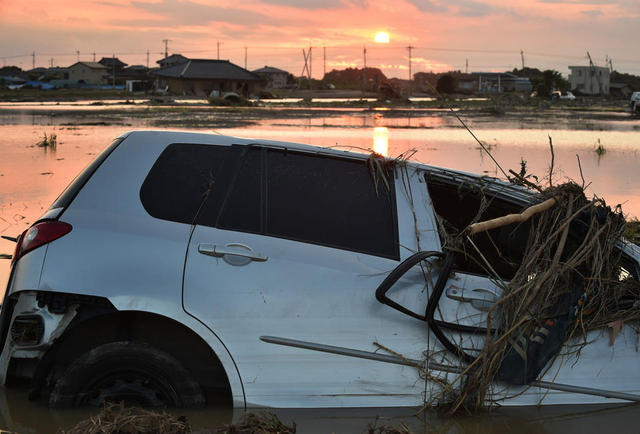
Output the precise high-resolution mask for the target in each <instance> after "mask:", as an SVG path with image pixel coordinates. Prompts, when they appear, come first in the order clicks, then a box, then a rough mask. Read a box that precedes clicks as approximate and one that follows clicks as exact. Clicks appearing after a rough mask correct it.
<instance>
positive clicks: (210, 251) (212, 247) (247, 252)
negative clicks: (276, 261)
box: [198, 243, 269, 265]
mask: <svg viewBox="0 0 640 434" xmlns="http://www.w3.org/2000/svg"><path fill="white" fill-rule="evenodd" d="M198 252H200V253H202V254H203V255H207V256H213V257H215V258H223V259H225V258H227V257H228V256H235V257H239V258H245V259H248V261H247V263H248V262H251V261H255V262H264V261H266V260H267V259H269V258H268V257H266V256H265V255H263V254H262V253H256V252H254V251H253V250H252V249H251V247H249V246H245V245H244V244H240V243H231V244H227V245H226V246H219V245H216V244H199V245H198ZM227 262H228V261H227ZM233 265H240V264H236V263H234V264H233Z"/></svg>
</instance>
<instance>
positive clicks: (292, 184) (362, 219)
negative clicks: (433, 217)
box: [265, 150, 399, 259]
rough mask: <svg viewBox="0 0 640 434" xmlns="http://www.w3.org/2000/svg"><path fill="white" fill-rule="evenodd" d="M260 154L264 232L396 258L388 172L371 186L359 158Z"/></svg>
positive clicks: (392, 199)
mask: <svg viewBox="0 0 640 434" xmlns="http://www.w3.org/2000/svg"><path fill="white" fill-rule="evenodd" d="M266 156H267V164H266V171H267V173H266V191H265V195H266V201H265V202H266V210H265V233H266V235H271V236H275V237H281V238H288V239H292V240H297V241H304V242H310V243H315V244H321V245H325V246H330V247H336V248H340V249H346V250H353V251H358V252H363V253H367V254H372V255H377V256H383V257H388V258H393V259H398V258H399V248H398V241H397V224H396V210H395V194H394V191H395V190H394V185H393V176H388V182H389V187H390V188H387V187H386V186H385V184H384V183H383V182H380V183H379V185H378V188H377V191H376V186H375V183H374V180H373V178H372V176H371V171H370V170H369V168H368V167H367V164H366V162H365V161H362V160H351V159H342V158H333V157H328V156H318V155H312V154H307V153H296V152H284V151H281V150H268V151H267V153H266Z"/></svg>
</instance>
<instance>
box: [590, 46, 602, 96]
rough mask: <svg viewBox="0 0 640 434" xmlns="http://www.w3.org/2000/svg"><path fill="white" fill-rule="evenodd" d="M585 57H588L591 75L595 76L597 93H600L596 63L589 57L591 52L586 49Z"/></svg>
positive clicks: (600, 84)
mask: <svg viewBox="0 0 640 434" xmlns="http://www.w3.org/2000/svg"><path fill="white" fill-rule="evenodd" d="M587 57H588V58H589V66H590V67H591V75H594V76H595V77H596V81H597V82H598V93H600V94H602V83H600V76H598V71H596V65H595V64H594V63H593V60H592V59H591V54H589V52H588V51H587Z"/></svg>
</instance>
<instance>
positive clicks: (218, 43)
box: [216, 41, 221, 60]
mask: <svg viewBox="0 0 640 434" xmlns="http://www.w3.org/2000/svg"><path fill="white" fill-rule="evenodd" d="M220 44H221V42H220V41H218V42H216V47H217V52H218V60H220Z"/></svg>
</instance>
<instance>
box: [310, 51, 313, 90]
mask: <svg viewBox="0 0 640 434" xmlns="http://www.w3.org/2000/svg"><path fill="white" fill-rule="evenodd" d="M312 48H313V47H309V90H311V66H312V63H313V58H312V57H311V49H312Z"/></svg>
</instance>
